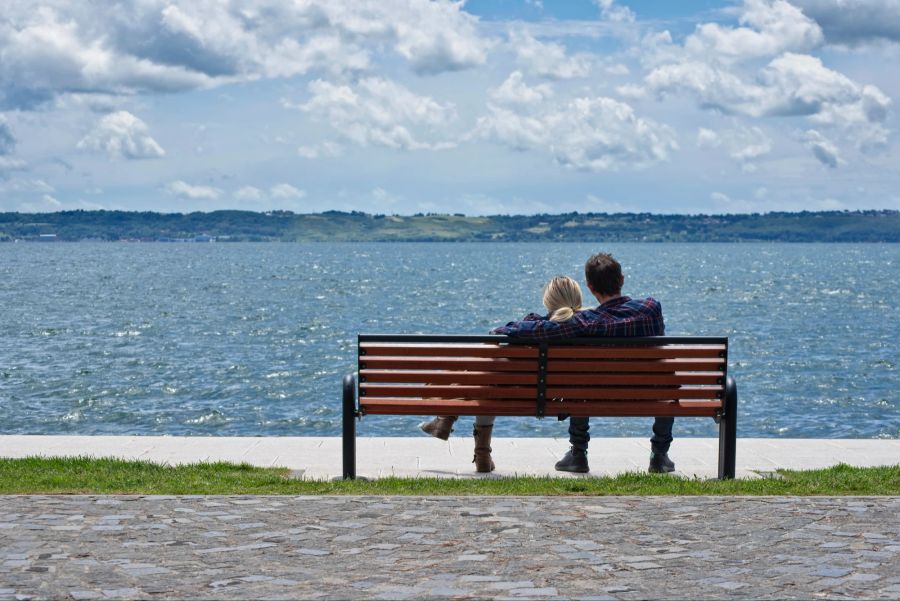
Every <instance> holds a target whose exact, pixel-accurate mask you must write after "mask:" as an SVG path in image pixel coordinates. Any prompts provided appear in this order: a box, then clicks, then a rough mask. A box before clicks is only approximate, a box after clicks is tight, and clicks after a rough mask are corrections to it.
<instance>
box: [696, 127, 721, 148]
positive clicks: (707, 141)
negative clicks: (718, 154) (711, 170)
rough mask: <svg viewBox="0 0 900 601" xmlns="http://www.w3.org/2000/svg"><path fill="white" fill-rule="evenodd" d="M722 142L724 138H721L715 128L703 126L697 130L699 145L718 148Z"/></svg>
mask: <svg viewBox="0 0 900 601" xmlns="http://www.w3.org/2000/svg"><path fill="white" fill-rule="evenodd" d="M721 143H722V140H720V139H719V134H717V133H716V132H714V131H713V130H711V129H706V128H705V127H701V128H700V129H699V130H698V131H697V146H699V147H701V148H716V147H717V146H719V145H720V144H721Z"/></svg>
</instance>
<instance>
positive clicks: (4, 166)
mask: <svg viewBox="0 0 900 601" xmlns="http://www.w3.org/2000/svg"><path fill="white" fill-rule="evenodd" d="M27 166H28V164H27V163H26V162H25V161H23V160H21V159H14V158H11V157H6V156H0V175H3V174H4V173H6V172H9V171H23V170H24V169H25V168H26V167H27Z"/></svg>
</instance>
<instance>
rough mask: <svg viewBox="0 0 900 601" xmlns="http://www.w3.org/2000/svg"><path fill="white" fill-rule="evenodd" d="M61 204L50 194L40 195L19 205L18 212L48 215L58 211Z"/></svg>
mask: <svg viewBox="0 0 900 601" xmlns="http://www.w3.org/2000/svg"><path fill="white" fill-rule="evenodd" d="M61 208H62V203H61V202H59V201H58V200H57V199H56V198H55V197H54V196H53V195H51V194H42V195H41V197H40V198H38V199H35V200H29V201H26V202H23V203H21V204H20V205H19V210H20V211H22V212H24V213H50V212H53V211H59V210H60V209H61Z"/></svg>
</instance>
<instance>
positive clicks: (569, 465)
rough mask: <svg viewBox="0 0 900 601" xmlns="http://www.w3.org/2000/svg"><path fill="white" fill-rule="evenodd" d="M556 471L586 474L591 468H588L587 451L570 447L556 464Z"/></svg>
mask: <svg viewBox="0 0 900 601" xmlns="http://www.w3.org/2000/svg"><path fill="white" fill-rule="evenodd" d="M554 467H556V471H558V472H574V473H576V474H586V473H588V472H589V471H590V469H591V468H589V467H588V460H587V451H585V450H584V449H577V448H575V447H572V448H571V449H569V452H568V453H566V455H565V457H563V458H562V459H560V460H559V461H557V462H556V465H555V466H554Z"/></svg>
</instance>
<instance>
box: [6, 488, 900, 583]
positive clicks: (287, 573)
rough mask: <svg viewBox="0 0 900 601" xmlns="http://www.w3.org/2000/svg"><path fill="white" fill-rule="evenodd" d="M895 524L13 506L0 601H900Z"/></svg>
mask: <svg viewBox="0 0 900 601" xmlns="http://www.w3.org/2000/svg"><path fill="white" fill-rule="evenodd" d="M898 515H900V498H891V497H879V498H825V497H814V498H805V497H804V498H791V497H789V498H780V497H779V498H769V497H761V498H756V497H741V498H731V497H725V498H721V497H718V498H717V497H700V498H690V499H685V498H677V497H551V498H548V497H504V498H501V499H498V498H490V497H480V498H479V497H440V498H422V497H391V498H372V497H265V496H262V497H250V496H244V497H200V496H186V497H171V496H166V497H138V496H134V497H124V496H122V497H103V496H7V497H0V524H3V528H2V529H0V599H131V598H142V599H152V598H160V599H162V598H165V599H198V598H199V599H204V598H228V599H250V598H265V599H293V598H308V599H373V598H374V599H421V598H426V599H447V598H454V599H469V598H472V599H483V598H490V599H646V598H675V597H687V598H708V599H734V598H752V599H776V598H777V599H780V598H816V597H825V598H845V597H846V598H854V599H869V598H870V599H900V585H898V582H900V580H898V577H897V574H898V573H900V545H898V540H900V519H898ZM111 526H115V528H111ZM161 526H165V527H164V528H163V527H161ZM61 527H64V529H61Z"/></svg>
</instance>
